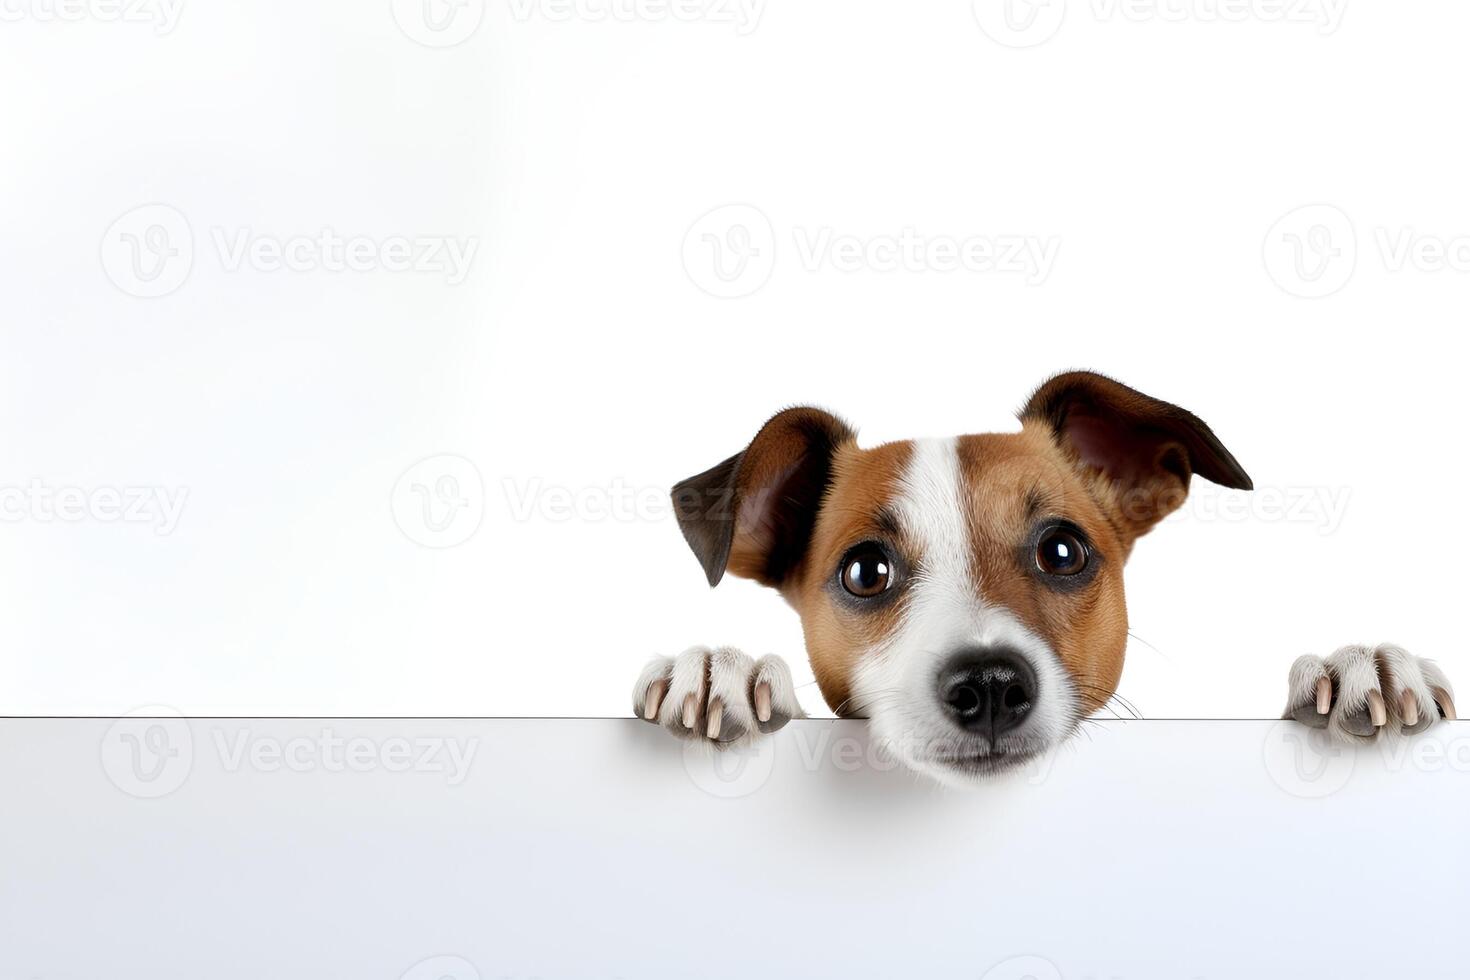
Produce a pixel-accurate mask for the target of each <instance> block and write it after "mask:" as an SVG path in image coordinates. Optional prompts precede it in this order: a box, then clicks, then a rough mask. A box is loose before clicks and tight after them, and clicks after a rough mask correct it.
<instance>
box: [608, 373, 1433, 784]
mask: <svg viewBox="0 0 1470 980" xmlns="http://www.w3.org/2000/svg"><path fill="white" fill-rule="evenodd" d="M1019 417H1020V422H1021V428H1020V431H1019V432H1008V433H994V434H983V435H966V436H959V437H957V438H949V439H927V440H913V441H906V442H893V443H888V444H885V445H881V446H875V447H873V448H871V449H863V448H860V447H859V446H858V444H857V440H856V435H855V433H854V431H853V430H852V429H851V428H850V427H849V426H848V425H847V424H846V423H845V422H843V421H842V420H840V419H838V418H837V417H835V416H833V415H831V414H829V413H827V412H825V411H823V410H821V409H817V408H809V407H799V408H789V409H786V410H785V411H782V412H780V413H778V414H777V415H776V416H775V417H773V418H772V419H771V420H770V421H768V422H767V423H766V424H765V425H764V426H762V427H761V429H760V431H759V432H757V433H756V436H755V438H754V439H753V440H752V441H751V443H750V445H749V446H748V447H746V449H745V450H744V451H743V452H740V453H737V454H736V455H734V456H731V457H730V458H729V459H727V460H725V461H724V462H723V463H720V464H719V465H717V466H715V467H713V468H711V469H708V470H705V471H704V472H703V473H700V474H698V475H697V476H692V477H690V478H689V479H687V480H684V481H682V482H681V483H679V484H677V485H676V486H675V487H674V488H673V493H672V496H673V502H674V509H675V514H676V517H677V519H678V522H679V526H680V529H681V530H682V532H683V535H684V538H685V540H686V541H687V542H688V544H689V547H690V549H691V550H692V551H693V552H694V554H695V556H696V557H697V558H698V559H699V562H700V564H701V566H702V567H703V569H704V573H705V576H706V577H707V578H708V580H709V584H710V585H711V586H714V585H717V584H718V583H719V582H720V580H721V579H722V578H723V577H724V576H725V575H726V574H727V573H730V574H734V575H738V576H741V577H744V578H749V579H754V580H755V581H757V582H760V583H762V584H764V585H767V586H770V587H772V588H774V589H776V590H777V591H778V592H780V593H781V595H782V596H784V597H785V599H786V601H787V602H788V603H790V604H791V605H792V606H793V607H794V608H795V609H796V611H797V613H798V614H799V615H800V617H801V623H802V631H803V634H804V636H805V640H806V648H807V654H808V657H809V658H810V661H811V666H812V670H813V672H814V674H815V675H816V680H817V684H818V686H819V687H820V689H821V692H822V696H823V698H825V700H826V702H827V704H828V706H829V707H831V708H832V710H833V711H834V712H835V713H836V714H837V715H838V716H839V717H866V718H867V719H868V720H869V725H870V728H871V731H872V734H873V736H874V738H875V739H876V741H877V742H878V743H880V744H881V745H883V746H886V747H887V748H888V749H890V750H891V751H892V752H893V753H894V754H895V755H896V756H897V757H898V758H899V759H900V760H901V761H902V762H904V763H905V764H907V765H908V766H909V767H910V768H912V769H915V770H918V771H920V772H923V773H927V774H929V775H931V776H934V777H937V778H938V779H939V780H941V781H943V782H950V783H970V782H974V781H976V780H977V779H980V778H983V777H985V776H987V775H990V774H994V773H997V772H1000V771H1002V770H1005V769H1008V768H1011V767H1014V766H1017V765H1021V764H1024V763H1025V762H1027V761H1028V760H1030V759H1032V758H1033V757H1035V756H1037V755H1038V754H1040V753H1043V752H1045V751H1047V750H1048V749H1050V748H1052V747H1053V746H1056V745H1057V744H1059V743H1061V742H1063V741H1064V740H1066V739H1067V738H1068V737H1069V736H1070V735H1071V734H1072V733H1074V732H1075V731H1077V729H1078V727H1079V726H1080V724H1081V723H1082V721H1083V719H1084V718H1086V717H1087V716H1088V715H1090V714H1091V713H1093V712H1094V711H1097V710H1098V709H1100V708H1101V707H1102V706H1103V705H1104V704H1105V703H1106V702H1107V701H1108V699H1109V698H1111V697H1112V696H1113V693H1114V691H1115V689H1116V687H1117V684H1118V678H1119V675H1120V674H1121V673H1122V670H1123V655H1124V651H1125V647H1126V645H1127V629H1128V616H1127V610H1126V608H1125V604H1124V596H1123V565H1124V563H1125V562H1126V561H1127V559H1128V556H1129V554H1130V553H1131V552H1132V550H1133V546H1134V543H1135V542H1136V541H1137V540H1138V539H1139V538H1140V537H1142V536H1143V535H1145V534H1147V533H1148V532H1149V531H1150V530H1151V529H1152V528H1153V527H1154V526H1155V525H1156V524H1158V523H1159V521H1161V520H1162V519H1163V518H1164V517H1166V516H1167V515H1168V514H1169V513H1171V512H1172V511H1174V510H1175V509H1177V508H1178V507H1179V506H1180V505H1181V504H1182V503H1183V502H1184V499H1185V495H1186V494H1187V493H1188V490H1189V485H1190V482H1191V479H1192V478H1193V477H1201V478H1203V479H1206V480H1209V481H1211V482H1213V483H1216V484H1219V485H1221V486H1224V487H1231V488H1235V489H1240V490H1250V489H1251V487H1252V484H1251V478H1250V477H1249V476H1248V475H1247V474H1246V472H1245V470H1244V469H1243V468H1242V467H1241V465H1240V463H1239V462H1238V461H1237V460H1236V458H1235V457H1234V456H1233V455H1232V454H1231V453H1230V451H1229V450H1228V449H1226V448H1225V446H1224V444H1223V443H1222V442H1221V441H1220V440H1219V439H1218V438H1217V437H1216V436H1215V434H1214V433H1213V432H1212V431H1211V430H1210V428H1209V426H1207V425H1206V424H1205V423H1204V422H1203V421H1201V420H1200V419H1199V418H1197V417H1196V416H1194V415H1193V414H1191V413H1190V412H1188V411H1186V410H1184V409H1182V408H1180V407H1178V406H1176V405H1172V404H1169V403H1168V402H1164V401H1160V400H1159V399H1156V398H1152V397H1150V396H1148V395H1145V394H1143V393H1142V392H1139V391H1136V390H1134V389H1132V388H1130V387H1128V386H1126V385H1124V384H1121V383H1119V382H1117V381H1114V380H1112V379H1110V378H1107V377H1104V376H1103V375H1100V374H1095V373H1092V372H1087V371H1077V372H1070V373H1065V374H1061V375H1058V376H1055V377H1053V378H1051V379H1050V380H1048V381H1046V382H1045V383H1044V384H1042V385H1041V387H1040V388H1038V389H1037V390H1036V392H1035V393H1034V394H1033V395H1032V396H1031V398H1030V399H1029V400H1028V401H1027V402H1026V405H1025V407H1024V408H1023V409H1022V410H1021V411H1020V413H1019ZM633 706H634V711H635V713H636V714H637V715H638V716H639V717H641V718H643V719H645V720H647V721H650V722H653V723H656V724H659V725H662V726H663V727H664V728H666V729H668V730H669V731H671V732H673V733H674V734H676V735H678V736H680V737H684V738H694V739H701V740H705V741H708V742H710V743H711V744H713V745H716V746H720V745H729V744H732V743H735V742H738V741H741V740H745V739H749V738H753V737H756V736H757V735H759V734H761V733H769V732H773V731H775V730H777V729H779V728H781V727H782V726H783V725H785V724H786V723H787V722H788V721H789V720H790V719H791V718H795V717H802V716H803V712H802V709H801V705H800V704H799V703H798V702H797V699H796V694H795V690H794V685H793V683H792V680H791V673H790V670H789V669H788V668H787V666H786V664H785V662H784V661H782V660H781V659H780V658H779V657H775V656H769V657H765V658H762V659H760V660H755V659H752V658H751V657H748V656H746V655H745V654H744V653H741V652H740V651H738V650H735V649H733V648H730V647H723V648H717V649H709V648H706V647H693V648H691V649H689V650H686V651H685V652H684V653H682V654H680V655H678V656H677V657H672V658H670V657H656V658H654V659H653V660H652V661H651V662H650V663H649V664H648V665H647V666H646V667H645V668H644V670H643V671H642V672H641V674H640V675H639V676H638V680H637V682H636V684H635V686H634V690H633ZM1284 716H1285V717H1287V718H1294V719H1296V720H1298V721H1300V722H1302V723H1304V724H1307V725H1310V726H1313V727H1317V728H1323V729H1326V730H1327V731H1328V732H1329V733H1330V734H1332V735H1334V736H1336V737H1338V738H1341V739H1360V740H1367V739H1374V738H1379V737H1388V736H1394V735H1399V734H1416V733H1418V732H1421V731H1423V730H1424V729H1426V728H1428V727H1429V726H1430V725H1431V724H1432V723H1433V722H1434V721H1435V720H1437V719H1438V718H1440V717H1446V718H1451V719H1453V718H1454V717H1455V708H1454V701H1453V694H1452V691H1451V688H1450V684H1449V682H1448V680H1447V679H1446V678H1445V676H1444V674H1443V673H1442V672H1441V671H1440V670H1439V668H1438V667H1436V666H1435V665H1434V664H1433V663H1431V662H1430V661H1428V660H1425V659H1422V658H1419V657H1415V656H1413V655H1411V654H1409V653H1408V652H1406V651H1405V650H1403V649H1402V648H1400V647H1397V646H1393V645H1391V644H1385V645H1381V646H1377V647H1368V646H1347V647H1343V648H1342V649H1340V650H1338V651H1337V652H1336V653H1334V654H1332V655H1331V656H1329V657H1327V658H1326V659H1323V658H1319V657H1313V656H1307V657H1302V658H1300V659H1298V660H1297V661H1296V662H1295V663H1294V664H1293V665H1292V667H1291V669H1290V672H1289V692H1288V703H1287V707H1286V711H1285V715H1284Z"/></svg>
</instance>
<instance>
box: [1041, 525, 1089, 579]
mask: <svg viewBox="0 0 1470 980" xmlns="http://www.w3.org/2000/svg"><path fill="white" fill-rule="evenodd" d="M1036 567H1037V568H1039V569H1041V570H1042V571H1043V572H1046V573H1047V574H1048V575H1076V574H1077V573H1078V572H1081V571H1082V570H1083V569H1084V568H1086V567H1087V544H1086V543H1085V542H1084V541H1083V540H1082V537H1081V536H1080V535H1079V534H1077V533H1076V532H1074V531H1071V530H1068V529H1067V528H1065V527H1050V528H1047V529H1046V530H1045V531H1043V532H1042V533H1041V538H1040V539H1039V540H1038V541H1037V542H1036Z"/></svg>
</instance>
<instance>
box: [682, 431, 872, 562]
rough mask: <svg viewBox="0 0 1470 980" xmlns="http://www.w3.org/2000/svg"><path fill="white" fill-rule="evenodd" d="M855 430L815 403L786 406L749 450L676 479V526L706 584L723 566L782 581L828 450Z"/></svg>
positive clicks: (827, 477)
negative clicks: (813, 405)
mask: <svg viewBox="0 0 1470 980" xmlns="http://www.w3.org/2000/svg"><path fill="white" fill-rule="evenodd" d="M854 437H855V434H854V433H853V431H852V430H851V429H850V428H848V427H847V425H846V424H845V423H843V422H842V420H840V419H838V418H837V417H835V416H833V415H829V414H828V413H826V412H824V411H822V410H821V409H819V408H788V409H786V410H785V411H784V412H780V413H779V414H777V415H776V416H775V417H774V418H772V419H771V420H770V421H769V422H767V423H766V424H765V425H764V426H762V427H761V430H760V431H759V432H758V433H756V436H755V439H753V440H752V441H751V443H750V445H749V446H748V447H746V450H745V451H744V452H742V453H737V454H736V455H734V456H731V457H730V458H729V459H727V460H725V461H724V462H723V463H720V464H719V465H718V466H715V467H713V468H711V469H708V470H705V471H704V472H703V473H700V474H699V475H698V476H691V477H690V478H689V479H687V480H684V481H682V482H680V483H678V484H676V485H675V486H674V490H673V497H674V513H675V515H676V516H677V517H678V519H679V529H680V530H681V531H683V532H684V540H685V541H688V542H689V547H690V548H691V549H693V551H694V554H695V557H697V558H698V559H699V563H700V564H701V565H703V566H704V574H705V577H706V578H708V579H709V584H710V585H712V586H713V585H718V584H719V581H720V579H721V578H723V577H724V575H725V570H726V569H727V568H728V569H729V570H730V571H731V572H733V573H734V574H736V575H740V576H743V577H745V578H752V579H755V580H756V581H758V582H760V583H761V584H763V585H771V586H779V585H780V584H781V582H782V581H783V580H785V578H786V577H787V576H788V575H789V574H790V573H791V571H792V569H794V568H795V567H796V566H797V565H798V564H800V562H801V559H802V558H803V557H804V556H805V555H806V548H807V544H808V543H809V542H810V540H811V535H812V528H813V526H814V525H815V523H816V517H817V510H818V508H820V507H821V504H822V495H823V494H824V493H826V491H827V486H828V484H829V483H830V482H831V478H832V456H833V454H834V453H835V452H836V450H837V447H838V446H840V445H842V444H843V443H846V442H851V441H852V440H853V439H854Z"/></svg>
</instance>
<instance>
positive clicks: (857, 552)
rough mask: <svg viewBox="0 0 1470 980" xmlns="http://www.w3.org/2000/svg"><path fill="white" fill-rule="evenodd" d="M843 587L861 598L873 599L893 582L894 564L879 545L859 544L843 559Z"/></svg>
mask: <svg viewBox="0 0 1470 980" xmlns="http://www.w3.org/2000/svg"><path fill="white" fill-rule="evenodd" d="M841 575H842V587H843V588H844V589H846V590H847V591H848V592H850V593H852V594H853V595H855V596H857V597H858V598H859V599H871V598H872V597H873V596H875V595H880V594H882V593H883V592H884V591H886V590H887V588H888V586H889V585H890V584H891V583H892V582H893V565H892V563H891V562H890V561H889V560H888V556H887V555H886V554H884V553H883V549H882V548H880V547H878V546H877V545H873V544H867V545H858V546H857V547H856V548H854V549H852V550H851V551H849V552H848V553H847V555H846V557H844V558H843V559H842V573H841Z"/></svg>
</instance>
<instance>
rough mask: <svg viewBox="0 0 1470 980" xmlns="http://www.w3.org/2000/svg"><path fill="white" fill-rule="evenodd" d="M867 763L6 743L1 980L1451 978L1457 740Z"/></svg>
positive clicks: (376, 737) (1159, 742)
mask: <svg viewBox="0 0 1470 980" xmlns="http://www.w3.org/2000/svg"><path fill="white" fill-rule="evenodd" d="M150 729H151V730H152V731H150ZM862 732H863V730H862V728H861V726H860V725H858V724H856V723H852V722H831V721H804V722H795V723H793V724H792V725H790V726H788V727H787V728H786V729H785V730H784V731H783V732H781V733H780V734H779V736H778V737H777V738H776V739H775V740H773V741H772V742H770V743H767V747H766V748H765V749H764V750H762V751H761V752H757V753H752V754H750V755H747V756H745V757H743V758H742V757H733V756H725V757H722V759H721V765H722V766H723V767H725V768H720V769H716V768H715V765H714V764H713V763H712V762H711V759H710V757H709V756H707V755H705V754H704V753H697V754H690V755H686V754H685V753H684V752H683V751H682V750H681V743H678V742H676V741H674V740H673V739H671V738H669V737H668V736H667V735H665V734H664V733H663V732H661V731H659V730H657V729H655V728H654V727H652V726H649V725H647V724H644V723H642V722H637V721H632V720H628V721H617V720H570V719H565V720H551V721H549V720H433V719H420V720H412V719H410V720H351V719H330V720H311V719H295V720H280V719H277V720H269V721H261V720H249V719H245V720H209V719H195V720H191V721H187V722H186V721H181V720H178V719H173V720H163V721H159V720H150V719H130V720H124V721H122V722H116V723H115V722H112V721H109V720H105V719H102V720H98V719H92V720H34V719H33V720H7V721H0V786H3V787H4V790H5V797H6V803H5V806H4V808H3V810H0V867H3V868H4V869H5V873H4V874H3V875H0V978H3V980H20V978H26V980H60V978H79V977H104V976H105V977H109V978H113V980H128V978H134V977H136V978H147V980H167V978H174V977H177V978H196V977H201V976H208V977H212V978H220V980H225V978H232V977H242V978H243V977H259V976H273V977H283V978H293V977H302V978H306V977H313V978H315V977H352V978H354V980H368V978H375V977H381V978H398V977H406V978H409V980H440V978H442V977H452V978H453V980H476V978H479V980H489V978H495V977H541V978H547V980H551V978H563V977H588V978H590V977H650V978H651V977H671V978H681V980H682V978H687V977H690V976H706V977H749V976H790V977H800V976H851V977H899V976H926V977H956V978H959V977H966V978H977V977H984V978H985V980H1022V978H1023V977H1032V978H1034V980H1060V978H1066V980H1079V978H1101V977H1118V978H1140V980H1141V978H1161V980H1162V978H1171V980H1174V978H1179V977H1199V978H1225V977H1242V978H1244V977H1250V978H1255V980H1262V978H1276V977H1282V978H1295V977H1302V976H1333V977H1363V978H1375V980H1377V978H1382V977H1388V976H1403V977H1407V976H1416V977H1449V976H1461V975H1463V956H1462V955H1461V953H1460V952H1459V950H1458V949H1457V944H1456V943H1455V941H1454V937H1456V936H1458V935H1459V933H1460V931H1461V929H1462V928H1463V920H1464V900H1463V899H1464V895H1463V883H1464V878H1465V873H1466V871H1467V857H1470V844H1467V838H1466V835H1465V834H1464V832H1463V824H1464V814H1465V813H1466V812H1467V809H1470V728H1467V725H1466V724H1465V723H1459V724H1455V725H1439V726H1437V727H1436V728H1435V729H1433V730H1432V732H1431V734H1430V735H1429V736H1428V737H1427V738H1425V739H1424V740H1422V741H1420V742H1418V743H1415V745H1414V746H1413V747H1412V748H1410V749H1409V750H1407V751H1404V752H1396V751H1384V750H1380V749H1377V748H1369V749H1363V750H1359V751H1356V752H1346V751H1337V750H1333V751H1331V752H1329V753H1326V754H1319V753H1318V750H1317V749H1316V748H1315V747H1314V746H1315V744H1316V743H1315V742H1314V741H1313V740H1312V739H1310V738H1308V737H1307V735H1306V732H1305V730H1303V729H1301V728H1299V727H1296V726H1294V725H1292V726H1288V725H1284V724H1282V725H1277V724H1273V723H1269V722H1249V721H1240V722H1193V723H1180V722H1142V723H1129V724H1124V723H1104V724H1100V725H1097V726H1092V729H1091V734H1090V738H1086V739H1081V740H1079V741H1077V742H1075V743H1073V744H1072V745H1071V746H1069V747H1068V748H1067V749H1066V750H1065V751H1064V752H1062V753H1061V754H1060V755H1059V756H1058V757H1057V758H1056V759H1054V760H1051V761H1048V762H1045V763H1042V764H1038V765H1037V766H1036V767H1033V768H1032V769H1031V770H1028V771H1026V772H1022V773H1019V774H1017V775H1016V776H1014V777H1012V778H1010V779H1007V780H1006V781H1004V782H998V783H995V784H992V785H990V786H987V787H985V788H982V789H979V790H976V791H973V792H954V791H941V790H939V789H936V788H934V787H932V786H930V785H928V784H919V783H916V782H915V780H914V779H913V777H911V776H910V775H908V774H907V773H904V772H896V771H891V770H889V769H887V767H886V764H885V763H883V762H882V760H881V759H878V758H876V757H874V756H872V755H871V754H870V753H869V750H868V749H867V745H866V741H865V740H864V738H863V734H862ZM134 739H141V740H142V742H141V743H140V744H142V745H145V746H149V747H150V748H148V749H147V750H146V751H142V752H141V753H139V754H137V755H134V754H133V753H132V750H131V749H129V748H128V746H130V745H133V744H135V742H134ZM332 739H336V740H339V743H340V744H339V746H338V747H337V748H330V747H329V748H327V749H321V748H312V747H311V746H313V745H316V746H322V745H327V746H330V745H332V744H337V743H333V742H332V741H331V740H332ZM446 739H447V740H449V741H451V742H453V743H454V744H457V745H459V746H460V747H461V750H462V754H461V756H460V757H461V758H468V759H469V764H468V766H467V767H461V768H460V769H458V770H452V771H433V769H432V763H434V762H435V761H436V760H435V759H434V758H420V757H419V756H418V755H417V754H415V753H412V752H410V753H408V754H407V755H404V754H403V753H402V748H403V747H404V746H408V747H415V746H418V747H423V748H427V747H429V746H430V745H431V744H438V743H436V742H433V741H431V740H446ZM395 740H401V744H400V742H399V741H395ZM220 746H224V747H225V748H224V749H223V750H221V748H220ZM242 748H243V749H245V751H244V754H243V755H240V756H239V757H238V760H237V758H236V756H235V754H234V753H235V752H236V750H237V749H242ZM156 750H164V751H163V753H162V754H159V753H158V752H157V751H156ZM169 752H171V753H172V754H171V755H170V754H167V753H169ZM276 752H281V753H284V755H285V757H287V758H289V759H291V760H292V761H291V763H290V765H285V764H281V765H279V766H275V765H273V764H272V762H271V760H272V759H273V758H276V756H275V755H274V754H273V753H276ZM415 758H417V759H419V761H418V762H417V763H413V762H410V764H409V768H408V771H397V770H398V768H399V763H400V761H402V760H403V759H415ZM438 758H439V759H440V760H447V759H449V758H451V757H450V756H448V755H443V756H440V757H438ZM252 759H254V760H256V761H254V762H251V761H250V760H252ZM348 759H351V760H354V761H353V762H352V763H351V765H349V764H348V761H347V760H348ZM135 762H137V763H138V764H139V767H138V768H137V769H134V767H133V764H134V763H135ZM334 767H338V768H341V769H342V771H332V769H333V768H334ZM456 772H458V773H460V774H461V775H462V776H463V778H458V777H457V776H456ZM163 791H167V792H166V793H163ZM160 793H163V795H159V794H160ZM149 797H151V798H149ZM430 958H436V959H433V961H432V962H431V963H429V964H428V965H424V964H423V961H425V960H426V959H430ZM415 964H419V966H417V967H415Z"/></svg>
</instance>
